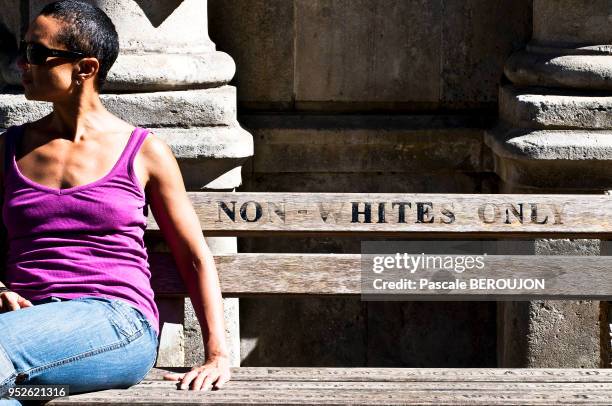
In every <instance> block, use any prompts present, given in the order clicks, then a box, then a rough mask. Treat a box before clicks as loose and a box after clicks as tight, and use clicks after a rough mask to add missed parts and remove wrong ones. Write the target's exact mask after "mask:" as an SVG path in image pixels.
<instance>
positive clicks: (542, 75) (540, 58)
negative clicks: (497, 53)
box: [504, 51, 612, 90]
mask: <svg viewBox="0 0 612 406" xmlns="http://www.w3.org/2000/svg"><path fill="white" fill-rule="evenodd" d="M504 73H505V74H506V76H507V77H508V78H509V79H510V80H511V81H512V82H513V83H514V84H516V85H523V86H529V85H539V86H547V87H567V88H574V89H593V90H612V55H552V54H533V53H529V52H526V51H519V52H516V53H514V54H513V55H512V56H510V58H509V59H508V61H507V62H506V66H505V68H504Z"/></svg>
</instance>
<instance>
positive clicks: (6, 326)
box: [0, 296, 158, 406]
mask: <svg viewBox="0 0 612 406" xmlns="http://www.w3.org/2000/svg"><path fill="white" fill-rule="evenodd" d="M32 303H33V304H34V306H32V307H27V308H23V309H19V310H13V311H9V312H5V313H0V398H2V397H4V400H0V405H1V406H4V405H9V404H14V405H19V404H20V403H19V402H18V401H17V400H15V399H8V394H7V391H8V390H9V388H10V387H12V386H15V385H69V392H70V394H74V393H80V392H91V391H97V390H103V389H113V388H128V387H130V386H132V385H135V384H137V383H139V382H140V381H142V380H143V379H144V377H145V376H146V374H147V373H148V372H149V370H150V369H151V368H152V367H153V365H154V364H155V360H156V357H157V345H158V338H157V333H156V331H155V329H154V328H153V327H152V326H151V324H150V322H149V321H148V320H147V318H146V317H145V316H144V315H143V314H142V313H141V312H140V310H138V309H136V308H134V307H132V306H130V305H129V304H128V303H126V302H124V301H122V300H118V299H106V298H100V297H93V296H84V297H80V298H77V299H61V298H56V297H51V298H48V299H45V300H43V301H38V302H32Z"/></svg>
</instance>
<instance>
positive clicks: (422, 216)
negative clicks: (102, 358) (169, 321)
mask: <svg viewBox="0 0 612 406" xmlns="http://www.w3.org/2000/svg"><path fill="white" fill-rule="evenodd" d="M188 195H189V197H190V199H191V201H192V203H193V206H194V208H195V210H196V212H197V214H198V216H199V218H200V223H201V226H202V231H203V233H204V235H206V236H236V237H247V236H267V237H271V236H294V237H304V236H313V237H318V236H327V237H328V236H342V237H360V238H364V237H365V238H366V239H367V238H369V237H401V238H411V239H414V238H427V239H431V238H449V237H451V238H455V239H472V238H489V239H508V238H512V239H529V238H531V239H533V238H596V239H602V240H609V239H612V218H611V217H610V213H612V198H611V196H609V195H562V194H554V195H516V194H362V193H333V194H332V193H247V192H238V193H219V192H189V193H188ZM147 232H148V233H158V232H159V227H158V225H157V223H156V222H155V219H154V218H153V216H152V215H149V221H148V231H147ZM149 255H150V263H151V268H152V274H153V279H152V284H153V287H154V290H155V291H156V293H157V294H159V295H185V294H186V289H185V288H184V286H183V284H182V282H181V280H180V277H179V276H178V274H177V272H176V270H175V267H174V261H173V259H172V257H171V255H170V254H168V253H160V252H151V251H150V252H149ZM611 258H612V257H611ZM215 260H216V263H217V266H218V269H219V275H220V279H221V287H222V290H223V293H224V295H225V296H246V295H274V294H282V295H313V294H316V295H347V294H348V295H351V294H359V293H360V291H361V285H360V281H361V278H360V272H361V259H360V255H359V254H340V255H338V254H329V253H324V254H263V253H262V254H257V253H252V254H247V253H239V254H233V255H219V256H216V257H215ZM488 264H489V268H488V270H487V274H488V275H493V274H496V273H497V274H499V275H501V274H503V273H504V272H506V273H507V272H508V271H512V270H519V269H536V270H540V271H542V272H545V271H546V270H549V269H554V270H555V271H556V272H558V273H559V274H560V275H568V274H574V275H576V273H581V274H582V276H581V277H580V278H578V279H577V280H576V282H575V285H574V287H575V289H571V290H567V289H561V288H560V289H557V290H554V289H553V290H550V289H549V290H548V294H551V295H555V296H557V297H558V296H561V297H567V298H570V297H572V298H579V297H589V298H596V297H606V296H607V294H608V293H609V290H610V289H609V287H607V285H606V283H605V280H606V278H605V274H606V272H609V269H610V264H609V263H607V262H604V261H602V260H601V258H600V257H588V256H585V257H571V258H568V257H562V256H560V257H555V256H514V255H499V256H492V257H490V258H489V261H488ZM608 279H609V278H608ZM453 294H459V295H463V294H469V293H468V292H454V293H453ZM451 296H452V295H451ZM448 299H449V300H452V297H450V296H449V297H448Z"/></svg>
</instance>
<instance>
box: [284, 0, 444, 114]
mask: <svg viewBox="0 0 612 406" xmlns="http://www.w3.org/2000/svg"><path fill="white" fill-rule="evenodd" d="M295 7H296V35H297V40H296V61H295V64H296V77H295V89H296V91H295V93H296V103H297V106H298V108H308V103H309V102H329V101H334V102H350V103H355V102H370V103H376V102H383V103H384V102H394V103H396V102H403V101H420V102H432V103H437V102H438V100H440V53H441V24H442V7H441V2H437V1H434V2H432V1H426V0H410V1H389V0H386V1H370V0H331V1H312V0H296V1H295Z"/></svg>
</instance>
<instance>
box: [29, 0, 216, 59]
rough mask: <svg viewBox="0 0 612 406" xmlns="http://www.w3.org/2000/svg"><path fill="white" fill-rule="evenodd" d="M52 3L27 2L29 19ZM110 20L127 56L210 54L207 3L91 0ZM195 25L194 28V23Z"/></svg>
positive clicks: (47, 0) (43, 0)
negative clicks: (157, 53)
mask: <svg viewBox="0 0 612 406" xmlns="http://www.w3.org/2000/svg"><path fill="white" fill-rule="evenodd" d="M52 2H53V0H29V11H30V15H31V16H32V19H33V18H34V16H35V15H37V14H38V13H39V12H40V10H41V9H42V8H43V7H44V6H45V5H46V4H48V3H52ZM91 2H92V3H94V4H95V5H96V6H97V7H100V8H101V9H102V10H103V11H104V12H105V13H106V14H107V15H108V16H109V17H110V18H111V20H113V24H114V25H115V27H116V29H117V32H118V33H119V46H120V47H121V49H122V50H125V51H126V52H136V51H139V52H159V53H166V52H168V53H174V52H177V51H182V52H184V53H186V52H190V51H193V52H207V51H208V52H210V51H212V50H214V44H213V43H212V42H211V41H210V39H209V38H208V17H207V9H206V2H205V1H202V0H182V1H177V0H165V1H164V2H158V1H152V0H136V1H117V0H93V1H91ZM196 21H197V24H196V23H195V22H196Z"/></svg>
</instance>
